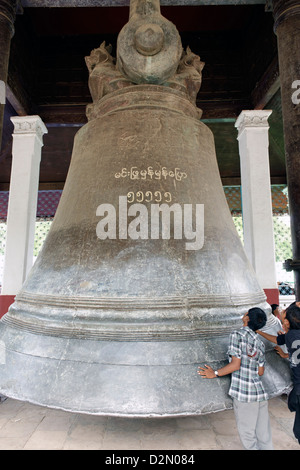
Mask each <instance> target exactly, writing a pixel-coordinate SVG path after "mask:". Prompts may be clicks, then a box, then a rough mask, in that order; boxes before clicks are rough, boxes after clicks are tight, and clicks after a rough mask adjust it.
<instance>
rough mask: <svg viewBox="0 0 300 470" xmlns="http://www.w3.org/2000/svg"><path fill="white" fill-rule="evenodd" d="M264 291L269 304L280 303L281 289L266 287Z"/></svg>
mask: <svg viewBox="0 0 300 470" xmlns="http://www.w3.org/2000/svg"><path fill="white" fill-rule="evenodd" d="M264 293H265V294H266V297H267V302H268V304H270V305H271V304H277V305H279V290H278V289H276V288H275V289H264Z"/></svg>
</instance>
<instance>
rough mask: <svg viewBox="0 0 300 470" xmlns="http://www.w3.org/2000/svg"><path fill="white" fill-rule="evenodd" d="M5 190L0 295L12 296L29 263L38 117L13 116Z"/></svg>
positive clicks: (39, 146) (37, 164)
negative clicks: (3, 256)
mask: <svg viewBox="0 0 300 470" xmlns="http://www.w3.org/2000/svg"><path fill="white" fill-rule="evenodd" d="M11 120H12V122H13V124H14V133H13V147H12V169H11V179H10V189H9V201H8V214H7V234H6V247H5V261H4V273H3V287H2V292H1V294H2V295H16V294H17V293H18V291H19V290H20V289H21V287H22V284H23V282H24V281H25V279H26V276H27V274H28V272H29V270H30V269H31V267H32V264H33V246H34V233H35V221H36V209H37V196H38V184H39V172H40V161H41V149H42V146H43V135H44V134H45V133H47V132H48V131H47V128H46V126H45V125H44V123H43V122H42V120H41V119H40V117H39V116H16V117H12V118H11Z"/></svg>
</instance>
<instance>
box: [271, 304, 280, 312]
mask: <svg viewBox="0 0 300 470" xmlns="http://www.w3.org/2000/svg"><path fill="white" fill-rule="evenodd" d="M277 307H279V305H278V304H271V309H272V313H274V312H275V310H276V308H277Z"/></svg>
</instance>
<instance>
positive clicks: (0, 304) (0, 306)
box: [0, 295, 15, 318]
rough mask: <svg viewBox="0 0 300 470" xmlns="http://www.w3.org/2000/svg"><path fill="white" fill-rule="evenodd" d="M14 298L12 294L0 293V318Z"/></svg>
mask: <svg viewBox="0 0 300 470" xmlns="http://www.w3.org/2000/svg"><path fill="white" fill-rule="evenodd" d="M14 300H15V296H14V295H0V318H1V317H3V315H5V313H7V311H8V309H9V307H10V306H11V304H12V303H13V302H14Z"/></svg>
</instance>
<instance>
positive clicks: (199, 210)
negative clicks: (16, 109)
mask: <svg viewBox="0 0 300 470" xmlns="http://www.w3.org/2000/svg"><path fill="white" fill-rule="evenodd" d="M97 115H98V117H97V118H95V119H93V120H91V121H90V122H89V123H88V124H86V125H85V126H84V127H83V128H81V129H80V131H79V132H78V133H77V135H76V137H75V142H74V149H73V154H72V160H71V165H70V169H69V173H68V177H67V181H66V184H65V188H64V191H63V194H62V198H61V201H60V204H59V207H58V209H57V213H56V215H55V219H54V221H53V224H52V226H51V229H50V232H49V234H48V237H47V239H46V241H45V244H44V246H43V249H42V251H41V253H40V255H39V257H38V259H37V261H36V263H35V265H34V267H33V269H32V271H31V273H30V275H29V277H28V279H27V281H26V282H25V284H24V286H23V288H22V290H21V292H20V293H19V294H18V296H17V297H16V300H15V303H14V304H13V305H12V306H11V308H10V310H9V312H8V313H7V314H6V315H5V316H4V317H3V319H2V321H1V322H0V340H1V341H2V344H4V345H5V355H6V357H5V359H6V360H5V364H2V365H0V368H1V382H0V391H1V393H3V394H4V395H7V396H9V397H12V398H17V399H20V400H25V401H30V402H33V403H38V404H41V405H44V406H50V407H55V408H61V409H64V410H69V411H74V412H82V413H89V414H103V415H117V416H178V415H190V414H202V413H209V412H214V411H219V410H222V409H226V408H230V407H231V399H230V397H229V396H228V388H229V381H230V377H224V378H222V379H217V380H204V379H202V378H201V377H200V376H199V375H198V374H197V368H198V366H199V365H203V364H210V365H211V366H212V367H213V368H220V367H222V366H223V365H225V364H226V363H227V356H226V352H227V346H228V339H229V334H230V332H231V331H232V330H233V329H234V328H239V327H241V326H242V322H241V317H242V316H243V315H244V313H245V312H247V311H248V309H249V308H251V307H254V306H259V307H261V308H263V309H264V310H265V311H266V312H267V314H268V328H269V329H271V330H272V328H273V320H272V316H271V315H270V313H269V310H268V304H267V303H266V301H265V295H264V293H263V291H262V290H261V288H260V286H259V284H258V282H257V279H256V276H255V274H254V272H253V269H252V267H251V266H250V264H249V262H248V260H247V257H246V255H245V253H244V249H243V246H242V244H241V242H240V240H239V237H238V234H237V232H236V229H235V227H234V224H233V221H232V218H231V214H230V211H229V208H228V205H227V201H226V199H225V196H224V191H223V188H222V183H221V179H220V176H219V171H218V166H217V160H216V155H215V146H214V139H213V135H212V133H211V131H210V130H209V129H208V127H207V126H205V125H204V124H203V123H202V122H200V121H199V120H198V119H197V110H196V108H195V106H194V105H193V104H192V103H191V102H190V101H189V100H188V99H187V97H186V95H185V94H184V93H182V92H180V91H178V90H175V89H170V88H166V87H163V86H159V85H134V86H129V87H127V88H123V89H120V90H117V91H115V92H112V93H110V94H108V95H106V96H105V97H104V98H102V100H101V101H100V102H99V105H98V109H97ZM267 360H268V367H267V368H266V374H265V377H264V381H265V386H266V388H267V391H268V392H269V394H270V396H274V395H278V394H279V393H282V392H283V391H285V390H286V388H287V387H288V386H289V384H290V373H289V368H288V366H287V365H286V364H285V363H284V362H283V361H282V359H280V358H278V356H277V355H276V354H275V353H274V352H273V351H272V348H270V350H268V347H267Z"/></svg>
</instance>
